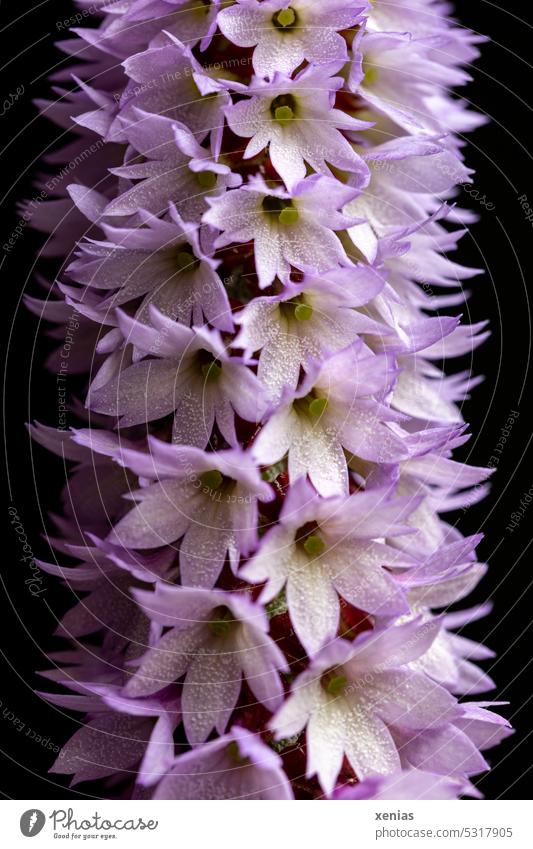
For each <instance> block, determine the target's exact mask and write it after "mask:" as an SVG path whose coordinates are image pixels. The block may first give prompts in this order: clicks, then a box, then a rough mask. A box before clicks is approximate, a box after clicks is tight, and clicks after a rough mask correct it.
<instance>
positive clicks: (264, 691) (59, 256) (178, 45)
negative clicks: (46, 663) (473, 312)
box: [21, 0, 512, 801]
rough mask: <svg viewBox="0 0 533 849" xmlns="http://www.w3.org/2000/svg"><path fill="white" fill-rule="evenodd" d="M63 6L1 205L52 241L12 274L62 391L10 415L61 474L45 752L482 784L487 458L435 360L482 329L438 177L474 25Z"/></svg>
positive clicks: (440, 792)
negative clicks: (40, 156) (459, 513)
mask: <svg viewBox="0 0 533 849" xmlns="http://www.w3.org/2000/svg"><path fill="white" fill-rule="evenodd" d="M79 5H80V7H81V8H83V12H84V15H83V17H84V22H83V24H84V25H83V26H81V27H74V28H73V29H72V32H71V36H72V37H71V38H69V39H68V40H65V41H63V42H61V43H60V49H61V50H63V51H64V52H65V53H66V54H67V56H68V57H69V59H68V61H67V62H66V63H65V65H63V63H60V65H59V66H58V67H57V68H56V69H55V71H54V85H55V89H54V91H55V94H56V95H59V96H58V97H57V96H54V98H53V99H51V100H47V99H42V100H40V101H38V102H37V105H38V107H39V108H40V109H41V110H42V111H43V112H45V113H46V114H47V115H48V116H49V117H50V118H51V120H52V121H54V122H55V123H56V125H57V126H58V127H60V129H61V134H62V135H63V134H67V135H68V134H70V136H71V138H70V139H69V141H68V142H67V143H66V145H65V146H64V147H62V148H60V149H58V150H54V151H53V152H52V153H51V154H49V155H47V157H46V162H47V163H48V164H50V165H51V166H53V170H54V172H55V174H59V175H60V176H59V177H57V176H54V178H53V180H52V181H51V182H49V181H48V180H47V178H46V176H43V177H41V178H40V179H39V187H40V188H43V187H44V193H43V199H42V203H40V204H39V205H38V207H35V204H34V202H33V201H27V202H26V203H24V202H23V203H22V205H21V214H22V213H25V212H26V211H29V210H30V208H31V215H29V216H27V219H28V224H29V226H33V227H35V229H37V230H39V231H41V232H43V233H44V234H46V235H47V236H48V238H47V241H46V246H45V248H44V249H43V254H44V255H45V256H46V257H47V258H48V260H50V261H52V262H55V261H57V266H58V267H57V269H52V273H53V276H52V281H53V282H52V283H50V284H48V283H47V282H45V281H44V280H43V279H40V281H39V282H40V284H41V285H44V286H45V287H46V288H47V291H45V293H44V295H42V296H41V297H33V296H29V297H26V299H25V301H26V304H27V306H28V307H29V309H30V311H31V312H32V313H34V314H35V315H37V316H38V317H39V319H40V320H44V321H46V322H48V323H49V324H51V325H52V328H51V330H50V331H49V335H50V336H51V338H52V339H53V340H54V343H55V346H56V350H54V351H53V352H52V354H51V355H50V357H49V358H48V360H47V362H46V367H47V369H49V370H50V371H51V372H52V373H53V374H54V376H55V377H54V379H56V378H57V377H58V376H59V377H62V376H63V374H64V373H65V372H66V371H68V374H69V375H71V376H76V378H77V380H76V383H75V387H76V392H79V393H85V397H81V396H80V397H77V398H76V399H73V398H72V397H71V395H70V393H66V395H67V396H68V397H67V398H66V399H65V402H64V404H63V403H62V404H61V416H64V419H63V418H61V419H60V422H61V423H60V425H59V427H58V426H57V423H56V422H53V423H52V424H51V425H49V426H47V425H43V424H40V423H39V424H33V425H31V426H30V428H29V430H30V434H31V437H32V438H33V439H34V441H35V442H36V443H37V444H38V446H39V449H38V450H47V451H50V452H51V453H53V454H55V455H56V456H57V457H58V462H61V463H62V466H61V469H62V470H64V472H65V474H66V481H65V485H64V487H63V489H62V491H61V493H56V495H59V499H57V501H58V503H59V504H60V507H59V508H56V509H55V511H54V513H53V514H51V519H50V521H52V522H53V524H54V528H55V530H54V531H53V532H52V533H51V534H50V536H49V543H50V546H51V548H52V549H53V552H54V556H53V557H50V558H48V560H49V561H50V562H48V561H47V562H45V561H39V564H38V565H39V568H40V569H42V571H43V572H45V573H46V574H47V576H49V578H50V580H51V579H52V578H54V579H55V578H57V579H59V580H60V581H61V582H62V585H63V588H64V591H65V594H66V595H67V596H68V594H69V593H71V594H72V596H73V598H72V604H71V605H70V606H68V604H67V606H66V607H67V609H65V610H64V611H62V614H61V618H60V619H59V622H58V627H57V629H56V632H55V637H56V638H57V639H58V640H60V641H61V645H60V647H59V648H58V650H57V651H54V652H51V653H50V655H49V658H50V665H51V667H52V668H51V669H48V670H45V671H44V672H43V673H42V674H43V676H44V677H45V678H46V679H47V680H49V681H51V682H52V683H53V684H54V687H55V691H54V692H53V693H42V694H40V695H42V697H43V698H46V699H47V700H48V701H49V702H50V704H52V705H56V706H57V707H58V708H62V709H63V708H66V709H68V710H76V711H79V712H80V714H81V715H82V716H83V722H82V723H81V725H80V727H79V728H78V729H77V730H76V733H75V734H74V735H73V736H72V737H71V739H70V740H66V741H64V745H63V748H62V751H61V752H60V754H59V756H58V757H57V759H56V761H55V763H54V764H53V765H52V766H51V771H52V773H54V774H57V775H61V776H62V775H71V776H72V782H73V783H76V782H82V783H83V787H82V790H81V791H80V792H83V793H85V794H87V795H89V796H91V797H95V798H102V797H110V798H130V799H138V798H143V799H151V798H153V799H284V800H289V799H306V798H313V799H317V798H323V797H326V798H329V799H335V800H346V801H347V800H351V801H356V800H359V799H376V800H389V799H418V798H422V799H458V798H459V797H460V796H464V795H470V796H474V797H479V796H480V795H481V794H480V793H479V791H478V790H477V789H476V788H474V787H473V785H472V784H471V776H473V775H476V774H478V773H480V772H482V771H484V770H487V769H488V768H489V760H490V758H489V757H487V758H486V756H485V754H484V753H485V751H486V750H487V749H489V748H490V747H492V746H494V745H497V744H498V743H500V742H501V741H503V740H505V739H506V737H508V735H509V734H510V733H512V730H511V728H510V726H509V723H508V722H507V720H506V719H505V718H503V717H501V716H499V715H498V714H496V713H495V712H494V711H493V708H495V707H496V706H497V705H498V704H501V703H492V702H485V701H473V699H478V698H479V697H480V696H481V697H482V698H484V696H482V694H484V693H485V692H487V691H490V690H491V689H492V688H493V687H494V686H495V684H494V682H493V680H492V678H491V674H492V673H491V670H490V669H487V668H486V667H485V668H483V664H484V662H485V661H487V660H490V659H492V658H493V653H492V651H491V649H490V648H489V647H487V646H485V645H481V644H479V643H477V642H475V641H473V640H472V639H470V637H469V636H468V633H466V634H464V633H463V629H466V628H467V626H468V625H469V624H470V623H471V622H474V621H476V620H477V619H479V618H481V617H482V616H484V615H486V614H487V613H488V612H489V610H490V606H488V605H486V604H482V605H475V606H471V605H470V606H469V605H468V602H467V601H466V602H465V604H464V609H460V610H459V609H457V608H456V607H455V605H456V604H457V603H458V602H463V601H465V600H466V599H467V597H468V595H469V593H470V592H471V591H472V590H473V589H474V588H475V587H476V586H477V585H478V583H479V582H480V581H481V580H482V578H483V577H484V575H485V573H486V571H487V568H488V567H487V565H486V564H485V563H483V562H480V561H479V560H478V558H477V555H476V547H477V546H478V545H479V544H481V542H482V537H481V535H479V534H472V535H471V536H463V534H462V533H461V530H460V526H458V525H457V524H453V525H451V524H450V523H449V520H448V518H447V514H448V513H450V512H451V511H456V510H458V509H461V508H465V507H468V506H470V505H471V504H473V503H475V502H476V501H479V500H481V499H482V498H483V496H484V495H485V494H486V492H487V489H488V478H489V476H490V475H491V473H492V471H493V469H490V468H483V467H480V466H475V465H467V464H466V463H463V462H460V461H459V460H458V459H457V456H456V454H455V452H456V451H457V449H459V448H460V447H461V446H462V445H464V444H465V443H466V441H467V440H468V439H469V434H468V432H467V425H466V423H465V420H464V416H465V415H466V414H467V412H468V406H467V405H465V403H464V402H465V401H467V400H468V398H469V397H470V392H471V391H472V390H473V389H474V388H475V386H476V384H477V383H478V382H479V380H480V378H478V377H476V376H475V375H472V374H471V373H470V372H466V371H461V370H459V371H458V372H457V373H454V372H453V369H452V370H451V371H450V370H449V369H448V365H449V363H450V362H452V364H453V360H454V358H458V357H464V356H465V355H468V356H469V357H471V355H473V353H474V351H475V349H476V347H477V346H478V345H480V344H481V343H482V342H483V341H484V340H485V339H486V338H487V336H488V335H489V329H488V328H487V326H486V323H485V322H484V321H483V320H482V319H483V316H478V317H476V318H475V319H473V320H472V323H471V324H469V323H465V322H462V321H461V315H459V314H463V315H464V312H465V303H464V302H465V301H466V300H467V298H468V296H469V292H467V291H466V290H465V289H464V288H463V287H464V281H466V280H470V279H471V278H474V277H475V276H476V275H477V274H479V273H480V270H479V269H475V268H467V267H465V266H464V265H461V263H460V262H459V261H457V260H456V259H454V252H455V251H456V250H457V249H458V247H459V243H460V239H461V237H462V235H463V234H464V233H465V232H466V230H465V225H467V226H468V225H470V224H471V223H473V222H474V221H475V218H476V216H475V215H474V214H473V213H472V212H469V211H468V210H460V209H458V208H457V207H456V206H455V205H454V203H450V201H454V199H455V197H456V195H457V193H458V187H460V186H465V185H467V184H468V183H469V182H471V180H472V173H473V172H472V171H471V169H470V168H469V167H468V158H467V157H463V154H464V136H465V134H466V133H467V132H469V131H470V130H473V129H474V128H475V127H477V126H479V125H480V124H481V123H483V121H484V118H483V117H482V116H479V115H476V113H475V112H474V111H473V110H471V109H470V108H469V105H468V103H467V102H466V101H465V100H462V99H460V98H457V97H456V95H455V94H454V92H453V89H454V88H455V87H456V86H461V85H463V84H465V83H466V82H468V81H469V80H470V77H469V76H468V74H467V72H466V70H465V69H466V68H467V67H469V66H470V65H471V63H472V62H473V61H474V60H475V58H476V56H477V46H476V45H477V43H478V42H480V41H482V40H483V39H482V37H480V36H479V35H477V34H475V33H472V32H470V31H469V30H467V29H466V28H464V27H462V26H460V24H458V23H456V21H455V20H454V19H453V18H452V17H451V11H450V9H449V6H448V4H447V3H435V2H434V0H395V2H394V3H389V2H382V0H374V2H369V0H354V2H347V0H235V2H231V3H229V2H221V0H202V2H199V0H116V2H105V0H95V2H93V3H92V4H89V0H79ZM85 19H86V20H85ZM74 57H75V58H74ZM72 77H74V80H75V83H76V85H75V86H74V88H73V87H72ZM89 153H90V155H89ZM73 162H74V163H76V172H75V175H74V174H72V173H71V172H72V168H71V165H72V163H73ZM62 166H65V167H62ZM72 180H74V181H75V182H72ZM50 185H52V186H53V188H52V189H51V188H50ZM48 289H49V291H48ZM457 313H459V314H457ZM65 328H67V334H66V333H65ZM67 366H68V368H67ZM58 386H60V387H61V389H62V388H63V384H62V383H58ZM73 391H74V384H73ZM61 397H63V396H61ZM63 408H64V410H63ZM70 417H72V418H70ZM51 503H52V502H50V504H51ZM54 503H55V501H54ZM63 558H68V560H67V562H66V563H64V562H63ZM452 605H453V606H454V607H453V612H450V610H449V608H450V606H452ZM489 673H490V674H489ZM59 689H61V692H58V691H57V690H59ZM459 697H460V698H461V701H460V702H459V701H458V698H459Z"/></svg>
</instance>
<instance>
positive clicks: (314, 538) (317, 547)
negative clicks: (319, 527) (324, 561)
mask: <svg viewBox="0 0 533 849" xmlns="http://www.w3.org/2000/svg"><path fill="white" fill-rule="evenodd" d="M304 548H305V550H306V551H307V553H308V554H310V555H311V556H312V557H318V556H319V555H320V554H323V552H324V551H325V548H326V543H325V542H324V540H323V539H322V537H319V536H318V534H311V536H310V537H307V539H306V541H305V542H304Z"/></svg>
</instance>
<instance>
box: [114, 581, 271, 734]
mask: <svg viewBox="0 0 533 849" xmlns="http://www.w3.org/2000/svg"><path fill="white" fill-rule="evenodd" d="M134 595H135V597H136V599H137V601H138V602H139V604H140V605H141V606H142V608H143V610H144V611H145V612H146V614H147V616H149V617H150V618H151V619H153V620H154V621H155V622H157V623H159V624H160V625H164V626H170V630H169V631H167V632H166V633H165V635H164V636H163V637H161V639H160V640H159V641H158V642H157V644H156V645H155V646H154V647H153V648H151V649H149V651H148V652H147V653H146V654H145V655H144V656H143V658H142V659H141V662H140V665H139V668H138V669H137V670H136V672H135V674H134V675H133V677H132V678H131V679H130V681H129V682H128V683H127V685H126V688H125V693H126V694H127V695H129V696H134V697H139V696H146V695H150V694H151V693H156V692H158V691H159V690H161V689H163V688H164V687H166V686H167V684H171V683H172V682H173V681H175V680H177V679H178V678H181V677H182V676H183V675H185V679H184V682H183V690H182V697H181V705H182V710H183V724H184V727H185V733H186V735H187V739H188V740H189V742H190V743H191V744H192V745H195V746H197V745H199V744H200V743H205V741H206V740H207V738H208V736H209V734H210V733H211V731H212V729H213V728H216V730H217V731H218V733H219V734H223V733H224V731H225V730H226V727H227V724H228V722H229V719H230V717H231V714H232V713H233V710H234V708H235V705H236V704H237V699H238V698H239V693H240V690H241V685H242V678H243V676H244V678H245V679H246V681H247V683H248V686H249V687H250V689H251V691H252V693H253V694H254V696H255V698H256V699H258V701H259V702H261V703H262V704H264V705H265V706H266V707H267V708H268V709H269V710H270V711H274V710H275V709H276V708H277V707H279V705H280V704H281V702H282V698H283V688H282V685H281V681H280V679H279V674H278V671H284V672H287V671H288V665H287V662H286V660H285V657H284V655H283V653H282V652H281V651H280V649H278V648H277V646H276V644H275V643H274V642H273V641H272V640H271V639H270V637H269V636H268V622H267V617H266V614H265V612H264V610H263V608H262V607H261V606H259V605H256V604H253V603H252V602H251V601H249V600H248V599H247V598H246V597H245V596H244V595H239V594H238V593H228V592H223V591H222V590H205V589H198V588H188V587H173V586H166V585H164V584H158V585H156V590H155V593H148V592H145V591H143V590H136V591H134Z"/></svg>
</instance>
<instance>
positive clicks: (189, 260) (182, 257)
mask: <svg viewBox="0 0 533 849" xmlns="http://www.w3.org/2000/svg"><path fill="white" fill-rule="evenodd" d="M176 262H177V264H178V268H180V269H185V268H191V266H192V265H193V263H194V262H195V257H194V256H193V255H192V253H191V252H190V251H178V255H177V257H176Z"/></svg>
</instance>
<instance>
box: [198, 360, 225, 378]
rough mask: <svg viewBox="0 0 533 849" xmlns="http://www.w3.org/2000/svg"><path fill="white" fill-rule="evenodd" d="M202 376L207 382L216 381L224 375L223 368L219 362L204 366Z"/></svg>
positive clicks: (213, 361)
mask: <svg viewBox="0 0 533 849" xmlns="http://www.w3.org/2000/svg"><path fill="white" fill-rule="evenodd" d="M202 374H203V376H204V378H205V379H206V380H216V379H217V378H218V377H220V375H221V374H222V366H221V365H220V363H218V362H217V360H212V362H210V363H204V364H203V365H202Z"/></svg>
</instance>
